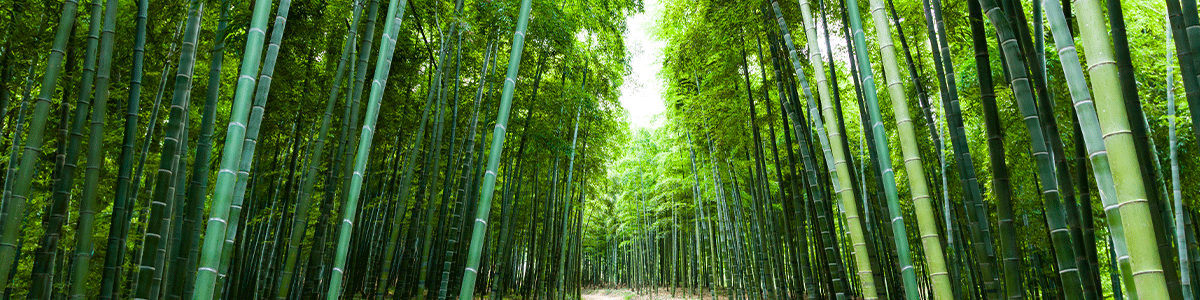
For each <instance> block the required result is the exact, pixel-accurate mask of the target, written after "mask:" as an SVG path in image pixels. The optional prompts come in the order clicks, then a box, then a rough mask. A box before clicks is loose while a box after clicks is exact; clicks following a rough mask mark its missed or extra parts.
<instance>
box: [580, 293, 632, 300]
mask: <svg viewBox="0 0 1200 300" xmlns="http://www.w3.org/2000/svg"><path fill="white" fill-rule="evenodd" d="M583 300H623V298H621V297H617V296H607V295H596V294H584V295H583Z"/></svg>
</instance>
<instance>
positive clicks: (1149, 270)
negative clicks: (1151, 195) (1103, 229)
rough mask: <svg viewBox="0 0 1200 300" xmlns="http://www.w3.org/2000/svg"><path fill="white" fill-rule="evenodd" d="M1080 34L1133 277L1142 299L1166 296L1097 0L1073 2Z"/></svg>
mask: <svg viewBox="0 0 1200 300" xmlns="http://www.w3.org/2000/svg"><path fill="white" fill-rule="evenodd" d="M1076 3H1078V5H1077V7H1078V10H1077V13H1078V17H1077V21H1078V22H1079V26H1077V28H1079V35H1080V37H1082V40H1083V46H1084V47H1083V50H1084V55H1086V56H1087V57H1088V58H1089V59H1090V60H1089V64H1088V73H1089V74H1090V75H1091V80H1092V87H1093V88H1095V89H1096V93H1095V94H1096V106H1097V108H1099V109H1098V111H1097V115H1098V116H1099V119H1100V130H1101V133H1102V134H1104V145H1105V146H1106V147H1107V148H1108V149H1109V150H1110V151H1109V155H1110V156H1109V163H1111V165H1112V168H1113V169H1114V170H1117V172H1114V173H1113V181H1114V183H1115V187H1116V196H1117V208H1118V209H1119V210H1120V211H1121V223H1122V225H1123V227H1124V229H1125V232H1127V233H1132V234H1127V235H1126V236H1125V238H1126V246H1128V248H1129V256H1130V258H1131V260H1130V267H1131V271H1132V272H1133V281H1134V284H1135V285H1136V286H1137V294H1138V298H1140V299H1167V283H1166V278H1165V277H1164V275H1163V271H1162V265H1161V264H1162V263H1161V261H1160V260H1159V253H1158V242H1157V240H1158V237H1157V236H1155V234H1154V227H1153V225H1152V223H1151V222H1150V220H1151V219H1152V218H1154V217H1155V216H1153V215H1152V214H1151V213H1150V205H1149V203H1148V202H1147V200H1146V199H1147V198H1146V193H1147V191H1146V187H1145V186H1144V183H1143V182H1142V171H1141V168H1139V167H1138V164H1139V163H1138V159H1137V152H1136V151H1135V150H1136V149H1135V147H1134V141H1133V134H1132V133H1131V132H1130V129H1129V117H1128V115H1127V114H1126V112H1125V105H1124V102H1123V99H1122V95H1123V94H1122V91H1121V85H1120V84H1119V83H1120V79H1119V77H1118V75H1117V64H1116V63H1115V61H1114V60H1113V47H1112V44H1110V43H1109V36H1108V27H1107V26H1106V25H1107V23H1106V22H1105V19H1104V13H1103V7H1102V6H1101V5H1100V2H1099V1H1096V0H1081V1H1077V2H1076Z"/></svg>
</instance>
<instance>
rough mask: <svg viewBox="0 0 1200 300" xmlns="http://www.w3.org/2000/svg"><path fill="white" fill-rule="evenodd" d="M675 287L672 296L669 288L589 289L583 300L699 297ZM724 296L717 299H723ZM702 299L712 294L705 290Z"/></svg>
mask: <svg viewBox="0 0 1200 300" xmlns="http://www.w3.org/2000/svg"><path fill="white" fill-rule="evenodd" d="M689 292H690V291H685V290H684V289H677V290H676V291H675V296H674V297H672V295H671V289H670V288H659V289H658V290H656V291H649V290H639V291H638V292H637V293H634V291H633V290H631V289H589V290H584V291H583V300H650V299H654V300H685V299H701V298H700V296H699V295H696V294H693V293H689ZM724 298H725V297H724V296H721V297H718V298H717V299H724ZM703 299H712V294H710V293H708V291H705V293H704V298H703Z"/></svg>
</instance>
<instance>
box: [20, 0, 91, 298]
mask: <svg viewBox="0 0 1200 300" xmlns="http://www.w3.org/2000/svg"><path fill="white" fill-rule="evenodd" d="M102 8H103V5H101V2H100V1H99V0H93V1H92V3H91V9H90V10H91V15H90V18H91V20H90V22H89V25H88V35H87V50H86V52H85V53H84V56H83V57H84V63H83V72H82V73H81V78H80V80H79V86H78V90H76V97H78V99H77V101H76V105H75V114H74V118H73V121H71V123H70V127H71V129H70V134H69V135H64V136H63V138H64V139H66V141H67V142H66V143H65V145H66V147H65V150H64V149H63V148H62V147H60V148H59V153H61V154H64V155H63V156H60V160H59V163H60V164H58V165H57V166H60V167H58V168H57V171H56V172H55V174H57V176H56V178H57V180H54V182H53V184H52V186H53V192H52V193H51V196H50V197H49V206H48V210H47V213H46V214H45V215H44V217H43V221H42V226H43V227H44V228H43V230H44V232H43V235H42V238H41V239H39V240H38V250H37V252H35V254H34V262H33V276H32V283H30V288H29V293H28V294H27V295H26V297H28V298H29V299H50V295H51V293H52V289H53V281H54V278H53V275H52V273H53V269H54V267H55V266H56V264H55V263H56V261H57V259H58V244H59V240H60V239H61V237H62V227H63V225H65V224H64V223H66V221H67V214H69V213H68V212H67V209H68V207H69V206H70V198H71V190H72V189H73V188H74V185H75V177H76V176H75V174H76V173H77V172H76V171H77V166H78V163H79V146H80V143H82V140H83V128H84V124H85V123H87V120H88V112H89V111H90V109H91V101H90V100H91V97H92V88H93V83H94V81H95V79H96V57H97V54H98V53H97V52H98V51H99V47H100V41H99V39H100V28H101V27H102V26H103V24H102V19H103V17H102V12H103V10H102ZM66 99H67V98H66V97H64V98H63V101H64V103H65V102H66V101H67V100H66ZM63 116H64V118H65V117H66V112H65V111H64V115H63ZM64 122H65V121H64ZM63 130H64V133H66V131H65V130H67V129H66V128H65V127H64V128H63ZM60 143H62V142H60Z"/></svg>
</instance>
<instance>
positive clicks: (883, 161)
mask: <svg viewBox="0 0 1200 300" xmlns="http://www.w3.org/2000/svg"><path fill="white" fill-rule="evenodd" d="M875 2H877V1H872V2H871V3H872V7H875V6H876V5H875ZM845 5H846V6H845V7H846V10H847V13H848V14H849V18H850V26H851V29H852V30H853V38H854V43H853V45H854V49H855V54H856V58H857V62H858V65H859V66H860V69H859V73H860V74H862V76H861V80H862V90H863V95H864V96H865V97H864V98H865V99H866V104H867V111H868V115H869V117H870V122H871V123H872V124H871V125H870V126H871V127H872V133H873V134H874V139H875V147H876V149H878V150H879V156H878V157H879V159H878V160H877V162H878V168H879V169H880V173H881V174H882V178H883V183H884V185H883V188H884V194H885V195H886V196H887V201H888V212H889V214H890V217H891V218H892V232H893V237H894V239H895V243H896V249H897V252H898V253H897V258H898V259H899V263H900V266H901V275H902V278H903V280H904V291H905V298H906V299H909V300H916V299H918V296H917V278H916V272H915V270H914V269H913V268H912V258H911V257H910V254H909V253H908V249H909V246H908V237H907V236H908V235H907V234H906V233H905V232H906V230H905V228H904V227H905V226H904V217H903V215H902V214H901V212H900V202H899V199H897V194H896V176H895V174H894V173H893V171H892V166H891V165H892V163H891V159H890V158H889V157H891V156H890V154H889V152H890V151H888V148H887V137H886V136H885V133H884V129H883V121H882V116H881V115H880V113H879V101H878V99H877V97H878V96H877V95H876V92H875V79H874V75H873V74H872V71H871V68H870V66H871V62H870V60H868V58H867V43H866V38H865V37H864V34H863V29H862V19H861V17H859V16H860V14H859V10H858V3H857V2H856V1H846V4H845ZM879 6H880V8H879V9H880V17H882V5H879ZM877 22H885V23H884V25H885V26H883V27H885V28H886V22H887V21H886V19H883V20H879V21H877ZM877 27H880V26H877ZM880 35H881V36H882V35H884V34H880ZM886 35H887V40H888V41H889V42H888V43H886V44H887V45H890V40H891V35H890V33H887V34H886ZM882 45H884V44H881V49H882V48H883V47H882ZM894 58H895V54H894V52H893V55H892V59H893V63H892V65H893V68H895V66H894V64H895V63H894ZM893 71H895V70H893ZM888 73H889V74H895V72H888ZM889 76H892V75H889ZM889 81H891V80H889ZM896 81H897V84H898V81H899V79H898V78H896ZM897 89H899V87H897ZM892 93H895V92H892ZM900 93H901V94H900V95H897V96H899V97H903V94H902V93H903V91H900ZM897 96H893V97H897ZM893 102H896V101H893ZM893 105H894V106H895V105H896V104H893ZM906 105H907V104H904V103H903V102H901V104H899V106H903V107H904V109H905V111H904V114H897V115H898V116H903V115H907V114H908V112H907V110H906V108H907V106H906ZM863 126H866V125H865V124H864V125H863ZM909 126H910V127H909V130H911V125H909ZM905 150H906V151H905V152H909V151H915V150H916V149H915V147H914V148H913V149H911V150H910V149H907V148H906V149H905ZM906 157H907V155H906ZM917 166H918V167H917V168H918V169H920V167H919V164H918V165H917ZM921 172H923V171H921ZM911 173H912V172H911V171H910V178H911V176H912V174H911ZM922 184H924V183H923V181H922ZM914 191H915V189H914ZM913 195H914V198H915V196H916V195H917V193H914V194H913ZM914 200H915V199H914ZM926 201H928V200H927V199H926ZM926 204H928V203H926ZM917 210H918V212H920V211H925V212H931V210H930V208H929V207H926V209H924V210H922V209H920V208H918V209H917ZM929 219H930V220H928V221H929V222H931V223H932V218H929ZM929 225H930V226H932V224H929ZM940 247H941V246H940V244H939V245H938V252H937V255H939V257H940V255H941V252H940ZM941 268H942V269H941V270H942V272H944V271H945V269H944V268H945V266H944V263H943V264H942V266H941ZM946 288H948V286H947V287H946ZM945 292H948V291H945Z"/></svg>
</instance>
